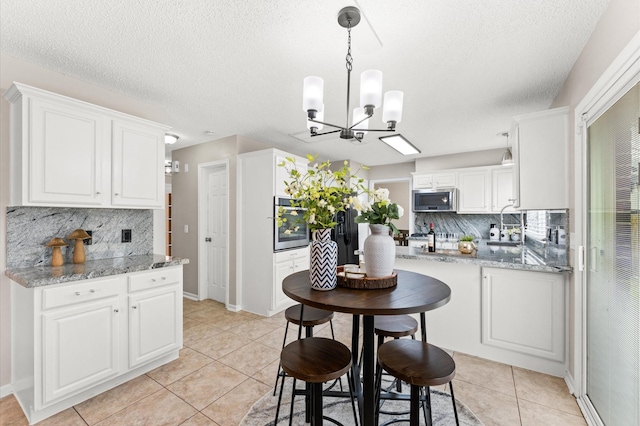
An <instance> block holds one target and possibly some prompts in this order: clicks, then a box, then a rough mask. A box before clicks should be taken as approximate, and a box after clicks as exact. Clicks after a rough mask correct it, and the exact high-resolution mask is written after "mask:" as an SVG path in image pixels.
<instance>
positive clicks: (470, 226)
mask: <svg viewBox="0 0 640 426" xmlns="http://www.w3.org/2000/svg"><path fill="white" fill-rule="evenodd" d="M531 213H533V212H531ZM535 213H541V214H542V215H543V217H542V218H541V220H542V223H544V224H545V225H544V226H546V228H547V231H548V229H549V228H551V229H561V230H563V231H564V234H565V239H566V241H567V244H568V238H569V215H568V211H566V210H543V211H536V212H535ZM503 221H504V224H505V225H507V228H511V227H514V226H518V225H519V224H520V213H505V214H504V215H503ZM523 221H524V223H525V226H526V225H527V212H526V211H525V212H524V216H523ZM430 222H433V225H434V228H435V232H447V233H454V232H455V233H458V235H459V236H462V235H473V236H474V237H476V238H481V239H489V229H490V228H491V224H495V225H496V226H498V227H499V226H500V215H499V214H457V213H415V216H414V225H415V226H414V231H413V232H415V233H427V232H429V223H430ZM527 235H528V237H527V238H528V240H529V241H533V240H537V242H538V243H539V244H542V245H547V244H557V242H554V241H552V240H549V239H547V238H546V231H545V229H540V230H539V234H538V235H537V236H530V235H529V232H527Z"/></svg>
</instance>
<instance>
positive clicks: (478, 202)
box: [458, 166, 515, 213]
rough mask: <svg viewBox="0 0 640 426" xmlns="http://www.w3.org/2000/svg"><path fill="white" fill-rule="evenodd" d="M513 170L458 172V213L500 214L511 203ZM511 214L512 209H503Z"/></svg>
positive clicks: (479, 168) (473, 169)
mask: <svg viewBox="0 0 640 426" xmlns="http://www.w3.org/2000/svg"><path fill="white" fill-rule="evenodd" d="M512 179H513V169H512V168H511V167H508V166H487V167H469V168H467V169H464V170H463V169H460V170H459V171H458V213H500V210H502V208H503V207H504V206H506V205H509V204H512V203H513V198H514V197H513V183H512ZM504 211H505V212H513V211H515V209H514V208H513V207H508V208H506V209H504Z"/></svg>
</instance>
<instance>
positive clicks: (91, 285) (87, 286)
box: [42, 278, 122, 310]
mask: <svg viewBox="0 0 640 426" xmlns="http://www.w3.org/2000/svg"><path fill="white" fill-rule="evenodd" d="M121 282H122V278H106V279H98V280H91V281H83V282H82V283H79V284H70V285H64V286H62V287H58V286H56V287H55V288H45V289H44V290H43V291H42V309H43V310H46V309H52V308H58V307H60V306H67V305H73V304H75V303H83V302H88V301H92V300H98V299H103V298H105V297H111V296H117V295H118V294H119V293H120V291H121V290H120V283H121Z"/></svg>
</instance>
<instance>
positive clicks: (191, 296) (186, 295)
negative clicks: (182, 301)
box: [182, 291, 200, 302]
mask: <svg viewBox="0 0 640 426" xmlns="http://www.w3.org/2000/svg"><path fill="white" fill-rule="evenodd" d="M182 297H184V298H186V299H189V300H193V301H194V302H199V301H200V299H198V295H197V294H193V293H187V292H186V291H183V292H182Z"/></svg>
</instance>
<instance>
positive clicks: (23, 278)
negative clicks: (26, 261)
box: [4, 254, 189, 288]
mask: <svg viewBox="0 0 640 426" xmlns="http://www.w3.org/2000/svg"><path fill="white" fill-rule="evenodd" d="M187 263H189V259H183V258H179V257H170V256H164V255H159V254H152V255H144V256H127V257H116V258H112V259H99V260H88V261H86V262H85V263H83V264H78V265H76V264H73V263H72V264H68V265H62V266H34V267H30V268H19V269H7V270H5V271H4V274H5V275H6V276H8V277H9V278H11V279H12V280H13V281H15V282H17V283H18V284H21V285H22V286H24V287H27V288H32V287H42V286H47V285H53V284H60V283H66V282H71V281H80V280H88V279H91V278H100V277H108V276H111V275H120V274H127V273H129V272H139V271H147V270H150V269H157V268H166V267H169V266H178V265H184V264H187Z"/></svg>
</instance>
